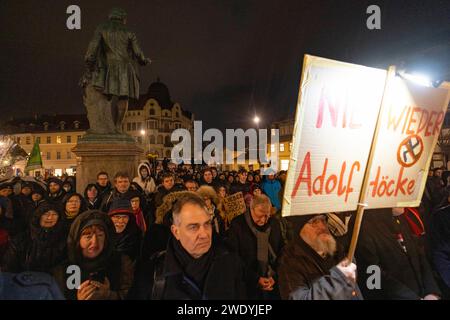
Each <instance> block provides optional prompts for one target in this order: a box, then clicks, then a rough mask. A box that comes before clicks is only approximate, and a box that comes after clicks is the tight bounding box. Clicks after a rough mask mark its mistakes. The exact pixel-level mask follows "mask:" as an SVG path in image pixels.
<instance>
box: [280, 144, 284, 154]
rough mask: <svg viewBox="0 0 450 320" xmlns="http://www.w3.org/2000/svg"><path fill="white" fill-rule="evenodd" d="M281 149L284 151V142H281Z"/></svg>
mask: <svg viewBox="0 0 450 320" xmlns="http://www.w3.org/2000/svg"><path fill="white" fill-rule="evenodd" d="M280 151H281V152H283V151H284V143H280Z"/></svg>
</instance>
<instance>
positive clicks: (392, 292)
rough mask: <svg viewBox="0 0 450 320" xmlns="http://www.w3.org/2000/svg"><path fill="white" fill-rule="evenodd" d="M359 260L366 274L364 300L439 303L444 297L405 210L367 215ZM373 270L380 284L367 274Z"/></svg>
mask: <svg viewBox="0 0 450 320" xmlns="http://www.w3.org/2000/svg"><path fill="white" fill-rule="evenodd" d="M356 259H357V261H358V263H359V265H360V267H361V269H362V270H363V271H362V272H361V273H360V275H361V277H360V278H359V285H360V287H361V289H362V291H363V294H364V298H365V299H387V300H419V299H423V300H437V299H439V296H440V295H441V293H440V290H439V288H438V286H437V284H436V281H435V280H434V278H433V273H432V270H431V267H430V265H429V263H428V261H427V259H426V257H425V254H424V252H423V250H421V249H420V248H419V245H418V243H417V239H415V238H414V236H413V234H412V232H411V229H410V227H409V225H408V222H407V220H406V219H405V217H404V208H393V209H391V208H387V209H374V210H369V211H367V212H366V214H365V217H364V220H363V223H362V226H361V233H360V238H359V243H358V246H357V247H356ZM373 266H376V267H377V268H378V270H379V271H378V274H379V277H380V278H379V280H377V279H376V278H374V276H373V275H374V273H373V271H372V273H371V272H366V270H371V269H372V270H374V269H373ZM369 267H371V268H369ZM375 269H376V268H375ZM375 273H376V271H375Z"/></svg>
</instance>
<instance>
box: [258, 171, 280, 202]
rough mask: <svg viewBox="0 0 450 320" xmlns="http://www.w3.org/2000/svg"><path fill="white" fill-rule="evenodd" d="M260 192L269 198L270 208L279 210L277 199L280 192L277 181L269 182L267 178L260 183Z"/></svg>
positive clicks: (278, 200)
mask: <svg viewBox="0 0 450 320" xmlns="http://www.w3.org/2000/svg"><path fill="white" fill-rule="evenodd" d="M262 190H263V191H264V193H265V194H267V196H268V197H269V198H270V202H272V206H274V207H275V208H277V210H279V209H281V203H280V199H279V197H278V193H279V192H280V190H281V184H280V182H279V181H278V180H277V179H273V180H269V179H268V178H267V177H266V178H265V180H264V182H263V183H262Z"/></svg>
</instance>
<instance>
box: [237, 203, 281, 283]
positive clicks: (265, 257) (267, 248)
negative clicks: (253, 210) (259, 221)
mask: <svg viewBox="0 0 450 320" xmlns="http://www.w3.org/2000/svg"><path fill="white" fill-rule="evenodd" d="M244 218H245V222H246V223H247V225H248V227H249V228H250V230H251V231H252V233H253V234H254V235H255V237H256V248H257V249H256V259H257V260H258V264H259V268H260V270H259V272H260V274H261V275H262V276H269V277H270V276H272V275H273V274H274V273H275V272H274V270H273V269H272V267H271V266H270V263H269V254H270V256H271V261H275V260H276V259H277V256H276V254H275V251H273V249H272V246H271V245H270V243H269V236H270V231H271V228H270V225H269V224H268V223H267V224H266V225H265V226H263V227H262V228H261V227H259V226H257V225H255V223H254V222H253V219H252V217H251V216H250V212H249V211H247V212H245V213H244Z"/></svg>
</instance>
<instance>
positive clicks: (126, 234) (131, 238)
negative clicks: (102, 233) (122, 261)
mask: <svg viewBox="0 0 450 320" xmlns="http://www.w3.org/2000/svg"><path fill="white" fill-rule="evenodd" d="M113 215H114V214H112V215H111V214H110V215H109V216H110V217H111V216H113ZM128 217H129V220H128V223H127V226H126V227H125V230H123V231H122V232H121V233H115V242H116V246H115V250H116V251H117V252H119V253H121V254H124V255H127V256H128V257H129V258H130V259H131V260H132V261H135V260H136V259H137V258H139V256H140V251H141V244H142V233H141V230H140V229H139V228H138V226H137V224H136V218H135V217H134V214H132V213H128Z"/></svg>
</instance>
